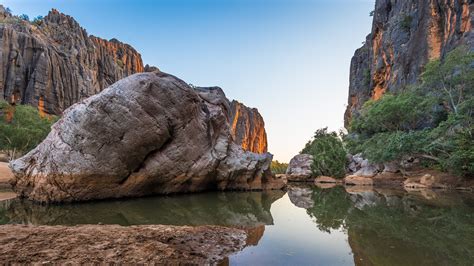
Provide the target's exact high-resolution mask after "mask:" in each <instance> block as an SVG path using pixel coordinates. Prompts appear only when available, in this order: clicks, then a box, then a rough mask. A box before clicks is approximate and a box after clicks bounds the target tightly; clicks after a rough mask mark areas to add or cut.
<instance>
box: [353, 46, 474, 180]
mask: <svg viewBox="0 0 474 266" xmlns="http://www.w3.org/2000/svg"><path fill="white" fill-rule="evenodd" d="M473 63H474V53H473V52H469V51H468V50H467V49H465V48H464V47H461V48H458V49H456V50H454V51H453V52H451V53H449V54H448V55H447V56H446V58H444V60H435V61H432V62H430V63H429V64H428V65H427V66H426V68H425V72H424V73H423V75H422V83H421V84H420V85H419V86H417V87H414V88H409V89H407V90H405V91H403V92H401V93H399V94H396V95H390V94H387V95H385V96H384V97H382V98H381V99H380V100H378V101H369V102H367V103H366V104H365V105H364V107H363V108H362V110H361V113H360V115H359V116H358V117H355V118H354V119H353V121H352V123H351V127H350V129H349V135H348V136H347V137H345V141H346V143H347V147H348V149H349V151H350V152H351V153H359V152H362V153H363V155H364V156H365V157H366V158H368V159H369V160H370V161H372V162H376V163H382V162H388V161H393V160H399V159H402V158H404V157H406V156H416V157H419V158H424V159H426V161H427V162H429V164H430V165H431V166H434V167H437V168H441V169H442V170H444V171H451V172H453V173H455V174H457V175H460V176H471V177H472V176H474V67H473Z"/></svg>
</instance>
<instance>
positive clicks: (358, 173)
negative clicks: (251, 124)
mask: <svg viewBox="0 0 474 266" xmlns="http://www.w3.org/2000/svg"><path fill="white" fill-rule="evenodd" d="M348 157H349V158H348V161H349V162H350V164H349V167H348V170H347V174H346V177H345V178H342V179H337V178H333V177H329V176H314V175H313V173H312V170H311V164H312V160H313V157H312V156H311V155H308V154H299V155H296V156H295V157H294V158H293V159H292V160H291V161H290V164H289V166H288V169H287V172H286V174H281V175H278V178H280V179H283V180H287V181H288V182H290V183H292V182H293V183H299V182H300V183H301V182H302V183H315V184H316V185H318V186H320V187H333V186H335V185H345V186H370V187H386V188H402V189H405V190H407V191H408V190H420V189H428V190H429V189H454V190H466V191H474V180H469V179H464V178H459V177H455V176H453V175H450V174H449V173H445V172H441V171H437V170H432V169H428V168H423V167H421V166H420V165H419V163H417V162H416V160H413V162H405V163H399V164H397V163H390V164H384V165H378V164H370V163H369V161H368V160H367V159H364V158H362V157H361V155H354V156H352V155H349V156H348Z"/></svg>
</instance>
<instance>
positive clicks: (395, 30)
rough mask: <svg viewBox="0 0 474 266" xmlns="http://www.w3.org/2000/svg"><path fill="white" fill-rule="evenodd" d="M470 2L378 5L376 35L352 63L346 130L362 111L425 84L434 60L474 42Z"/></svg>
mask: <svg viewBox="0 0 474 266" xmlns="http://www.w3.org/2000/svg"><path fill="white" fill-rule="evenodd" d="M473 13H474V4H473V3H470V1H469V0H461V1H459V0H426V1H390V0H377V1H376V4H375V12H374V18H373V24H372V32H371V33H370V34H369V35H368V36H367V39H366V41H365V43H364V45H363V46H362V47H361V48H359V49H358V50H357V51H356V52H355V54H354V57H353V58H352V62H351V69H350V85H349V99H348V106H347V110H346V113H345V126H346V127H347V126H348V125H349V123H350V121H351V118H352V117H353V116H354V115H355V114H357V113H358V111H359V110H360V108H361V107H362V105H363V104H364V103H365V102H366V101H368V100H370V99H372V100H378V99H380V98H381V97H382V96H383V95H384V94H385V93H387V92H390V93H397V92H398V91H400V90H402V89H403V88H405V87H406V86H407V85H410V84H414V83H417V82H419V81H420V74H421V73H422V71H423V68H424V66H425V65H426V63H428V62H429V60H432V59H437V58H440V57H442V56H444V55H445V54H446V53H447V52H449V51H451V50H453V49H455V48H456V47H458V46H460V45H468V46H469V47H474V44H473V42H472V39H473V34H472V23H473Z"/></svg>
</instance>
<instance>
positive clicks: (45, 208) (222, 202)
mask: <svg viewBox="0 0 474 266" xmlns="http://www.w3.org/2000/svg"><path fill="white" fill-rule="evenodd" d="M283 195H284V192H283V191H269V192H264V193H262V192H242V193H231V192H229V193H223V192H222V193H202V194H190V195H176V196H169V197H150V198H141V199H129V200H115V201H100V202H89V203H79V204H66V205H39V204H35V203H32V202H30V201H27V200H19V199H16V200H13V201H12V202H10V203H9V205H8V207H7V208H4V209H3V211H1V213H0V215H1V217H2V218H1V219H0V222H1V223H3V224H5V223H17V224H18V223H20V224H34V225H76V224H98V223H102V224H120V225H137V224H170V225H226V226H257V225H261V224H273V219H272V215H271V213H270V206H271V204H272V203H273V202H274V201H275V200H277V199H279V198H281V197H282V196H283Z"/></svg>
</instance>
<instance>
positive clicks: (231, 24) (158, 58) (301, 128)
mask: <svg viewBox="0 0 474 266" xmlns="http://www.w3.org/2000/svg"><path fill="white" fill-rule="evenodd" d="M0 2H1V3H2V4H3V5H5V6H7V7H10V8H11V9H12V10H13V13H15V14H22V13H25V14H27V15H29V16H30V18H32V17H34V16H37V15H46V14H47V12H48V11H49V10H50V9H51V8H56V9H58V10H59V11H61V12H63V13H66V14H68V15H71V16H73V17H74V18H75V19H76V20H77V21H78V22H79V23H80V24H81V25H82V26H83V27H84V28H85V29H87V31H88V32H89V34H93V35H96V36H99V37H102V38H106V39H110V38H117V39H119V40H121V41H123V42H126V43H129V44H131V45H132V46H133V47H135V48H136V49H137V50H138V51H139V52H140V53H141V55H142V57H143V61H144V63H148V64H150V65H156V66H157V67H159V68H160V69H161V70H162V71H165V72H168V73H171V74H174V75H176V76H178V77H180V78H182V79H183V80H185V81H186V82H188V83H192V84H194V85H198V86H220V87H222V88H223V89H224V91H225V93H226V95H227V96H228V98H230V99H236V100H238V101H241V102H243V103H245V104H246V105H247V106H251V107H256V108H258V109H259V111H260V113H261V114H262V115H263V117H264V119H265V123H266V130H267V134H268V142H269V151H270V152H271V153H273V154H274V155H275V159H278V160H280V161H286V162H287V161H289V160H290V159H291V157H292V156H293V155H295V154H296V153H298V152H299V151H300V150H301V149H302V148H303V146H304V144H305V143H306V142H307V141H308V139H310V138H311V136H312V135H313V132H314V131H315V130H316V129H318V128H321V127H325V126H328V127H329V128H330V129H332V130H338V129H340V128H342V127H343V115H344V110H345V105H346V102H347V93H348V86H349V65H350V60H351V57H352V55H353V53H354V51H355V49H357V48H358V47H360V46H361V43H362V42H363V41H364V40H365V36H366V35H367V34H368V33H369V32H370V28H371V17H370V16H369V13H370V11H371V10H373V9H374V2H375V1H374V0H155V1H152V0H143V1H139V0H115V1H113V0H100V1H97V0H41V1H39V0H7V1H0Z"/></svg>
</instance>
